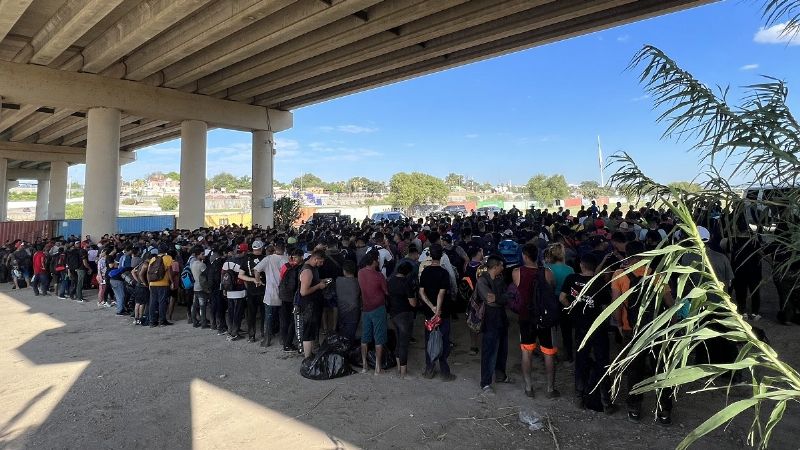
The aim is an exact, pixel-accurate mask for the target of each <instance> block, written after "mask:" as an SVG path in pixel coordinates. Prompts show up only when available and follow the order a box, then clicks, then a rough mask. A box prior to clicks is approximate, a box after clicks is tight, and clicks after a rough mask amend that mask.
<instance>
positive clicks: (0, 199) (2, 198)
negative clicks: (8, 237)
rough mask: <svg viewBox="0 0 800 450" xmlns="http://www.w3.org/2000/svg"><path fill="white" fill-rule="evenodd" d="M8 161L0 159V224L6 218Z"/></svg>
mask: <svg viewBox="0 0 800 450" xmlns="http://www.w3.org/2000/svg"><path fill="white" fill-rule="evenodd" d="M7 172H8V160H7V159H5V158H0V222H2V221H5V220H6V219H7V218H8V189H9V187H8V180H7V179H6V178H7V176H8V175H7Z"/></svg>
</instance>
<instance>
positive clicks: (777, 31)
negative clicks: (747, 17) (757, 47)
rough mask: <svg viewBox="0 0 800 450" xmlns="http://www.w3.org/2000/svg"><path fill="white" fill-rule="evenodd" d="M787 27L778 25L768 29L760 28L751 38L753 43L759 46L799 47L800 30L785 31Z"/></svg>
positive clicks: (781, 24) (782, 24) (783, 24)
mask: <svg viewBox="0 0 800 450" xmlns="http://www.w3.org/2000/svg"><path fill="white" fill-rule="evenodd" d="M787 25H788V24H786V23H779V24H777V25H773V26H771V27H769V28H764V27H761V29H759V30H758V32H756V34H755V36H753V41H755V42H756V43H759V44H788V45H800V29H794V30H787V29H786V26H787Z"/></svg>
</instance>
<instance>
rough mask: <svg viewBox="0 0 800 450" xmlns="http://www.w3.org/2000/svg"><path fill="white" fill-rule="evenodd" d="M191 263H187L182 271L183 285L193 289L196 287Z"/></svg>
mask: <svg viewBox="0 0 800 450" xmlns="http://www.w3.org/2000/svg"><path fill="white" fill-rule="evenodd" d="M190 265H191V263H190V264H186V267H184V268H183V270H182V271H181V287H182V288H184V289H193V288H194V275H192V269H191V267H190Z"/></svg>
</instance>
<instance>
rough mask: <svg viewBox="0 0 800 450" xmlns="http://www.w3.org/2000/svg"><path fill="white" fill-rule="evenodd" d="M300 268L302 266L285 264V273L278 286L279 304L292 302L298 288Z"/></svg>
mask: <svg viewBox="0 0 800 450" xmlns="http://www.w3.org/2000/svg"><path fill="white" fill-rule="evenodd" d="M302 268H303V265H302V264H298V265H296V266H292V265H290V264H289V263H286V273H285V274H284V275H283V279H281V282H280V284H279V285H278V298H280V300H281V302H284V303H292V302H294V295H295V293H296V292H297V288H298V287H299V286H300V271H301V270H302Z"/></svg>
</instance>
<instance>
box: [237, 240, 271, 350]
mask: <svg viewBox="0 0 800 450" xmlns="http://www.w3.org/2000/svg"><path fill="white" fill-rule="evenodd" d="M244 245H247V244H244ZM262 259H264V242H262V241H260V240H255V241H253V244H252V251H251V252H249V253H247V254H246V255H245V256H244V258H242V262H241V266H240V267H239V274H238V276H239V280H241V281H243V282H244V285H245V291H246V292H247V297H246V298H247V306H246V310H245V317H246V320H247V342H256V330H257V329H260V330H261V338H262V339H263V338H264V337H265V336H264V293H265V288H264V277H263V274H262V273H259V272H258V271H257V270H256V266H258V263H260V262H261V260H262ZM258 316H261V326H260V327H258V328H256V324H257V323H258Z"/></svg>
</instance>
